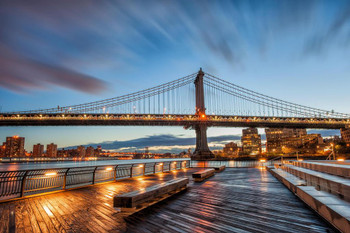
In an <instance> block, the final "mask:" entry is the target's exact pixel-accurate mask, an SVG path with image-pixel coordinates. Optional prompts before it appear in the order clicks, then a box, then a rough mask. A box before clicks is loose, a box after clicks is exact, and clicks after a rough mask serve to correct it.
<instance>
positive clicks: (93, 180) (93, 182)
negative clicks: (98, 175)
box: [92, 167, 97, 184]
mask: <svg viewBox="0 0 350 233" xmlns="http://www.w3.org/2000/svg"><path fill="white" fill-rule="evenodd" d="M96 169H97V167H95V169H94V173H93V174H92V184H95V172H96Z"/></svg>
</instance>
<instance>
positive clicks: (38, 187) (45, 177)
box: [0, 160, 190, 201]
mask: <svg viewBox="0 0 350 233" xmlns="http://www.w3.org/2000/svg"><path fill="white" fill-rule="evenodd" d="M189 167H190V161H189V160H187V161H164V162H150V163H138V164H119V165H110V166H106V165H104V166H89V167H75V168H57V169H36V170H22V171H5V172H0V201H1V200H8V199H13V198H19V197H24V196H29V195H33V194H38V193H45V192H51V191H57V190H65V189H70V188H76V187H82V186H86V185H93V184H96V183H101V182H108V181H115V180H120V179H125V178H130V177H135V176H142V175H150V174H156V173H160V172H167V171H172V170H178V169H183V168H189Z"/></svg>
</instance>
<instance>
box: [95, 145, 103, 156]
mask: <svg viewBox="0 0 350 233" xmlns="http://www.w3.org/2000/svg"><path fill="white" fill-rule="evenodd" d="M101 153H102V147H101V146H97V148H96V149H95V156H96V157H99V156H101Z"/></svg>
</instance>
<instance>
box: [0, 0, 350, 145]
mask: <svg viewBox="0 0 350 233" xmlns="http://www.w3.org/2000/svg"><path fill="white" fill-rule="evenodd" d="M349 45H350V2H349V1H341V0H339V1H312V0H310V1H277V0H275V1H244V0H242V1H98V2H95V1H80V0H79V1H68V0H63V1H59V2H52V1H44V0H34V1H30V3H29V1H17V0H14V1H1V3H0V108H1V111H3V112H6V111H13V110H26V109H36V108H49V107H56V106H57V105H60V106H65V105H71V104H80V103H84V102H89V101H94V100H99V99H104V98H110V97H114V96H119V95H123V94H128V93H130V92H134V91H138V90H141V89H144V88H147V87H152V86H155V85H158V84H161V83H165V82H168V81H171V80H174V79H177V78H179V77H182V76H185V75H188V74H191V73H194V72H196V71H197V70H198V69H199V67H203V69H204V71H207V72H208V73H211V74H214V75H217V76H219V77H221V78H223V79H225V80H228V81H230V82H233V83H235V84H238V85H240V86H243V87H247V88H249V89H252V90H255V91H258V92H260V93H264V94H268V95H270V96H273V97H277V98H280V99H284V100H288V101H291V102H295V103H300V104H304V105H308V106H312V107H317V108H321V109H327V110H328V109H329V110H332V109H334V110H335V111H338V112H345V113H350V109H349V104H347V103H349V102H350V95H347V93H348V89H349V85H350V78H349V74H350V63H349V62H348V61H349V60H350V53H349V52H350V46H349ZM240 133H241V129H234V128H231V129H221V128H220V129H210V130H209V132H208V134H209V136H213V137H214V136H220V135H236V134H240ZM14 134H19V135H21V136H25V137H26V140H27V143H26V147H27V149H31V145H32V144H34V143H38V142H40V143H44V144H46V143H50V142H52V141H53V142H57V143H58V144H59V146H61V147H65V146H73V145H79V144H87V143H100V142H104V141H114V140H118V141H121V140H122V141H124V140H135V139H137V138H147V137H149V136H154V135H177V136H179V135H180V136H179V137H193V136H194V132H193V131H190V130H184V129H183V128H181V127H178V128H176V127H174V128H169V127H46V128H45V127H37V128H35V127H4V128H1V129H0V141H1V140H2V141H3V140H5V137H6V136H10V135H14ZM182 135H184V136H182Z"/></svg>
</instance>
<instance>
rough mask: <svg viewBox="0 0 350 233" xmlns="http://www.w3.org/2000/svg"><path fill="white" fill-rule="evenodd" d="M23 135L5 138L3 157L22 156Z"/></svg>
mask: <svg viewBox="0 0 350 233" xmlns="http://www.w3.org/2000/svg"><path fill="white" fill-rule="evenodd" d="M24 156H25V154H24V137H19V136H13V137H7V138H6V144H5V157H24Z"/></svg>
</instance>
